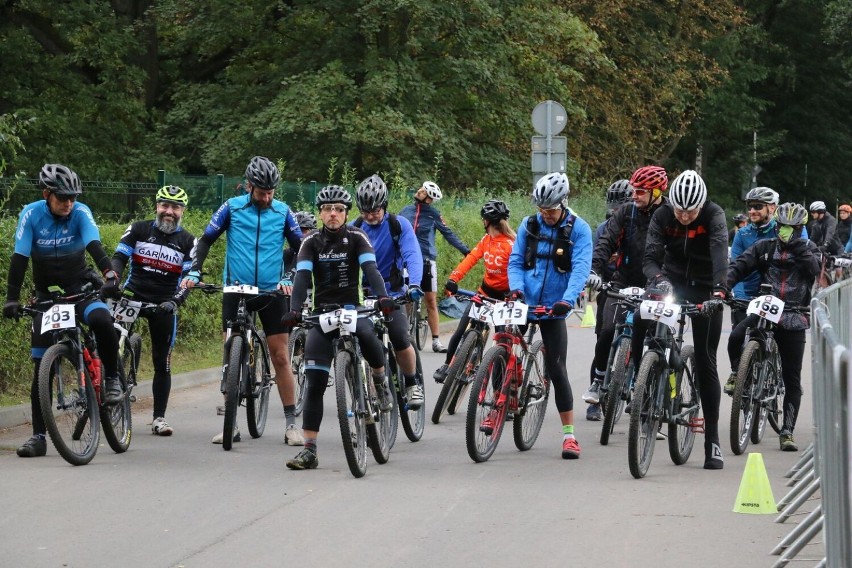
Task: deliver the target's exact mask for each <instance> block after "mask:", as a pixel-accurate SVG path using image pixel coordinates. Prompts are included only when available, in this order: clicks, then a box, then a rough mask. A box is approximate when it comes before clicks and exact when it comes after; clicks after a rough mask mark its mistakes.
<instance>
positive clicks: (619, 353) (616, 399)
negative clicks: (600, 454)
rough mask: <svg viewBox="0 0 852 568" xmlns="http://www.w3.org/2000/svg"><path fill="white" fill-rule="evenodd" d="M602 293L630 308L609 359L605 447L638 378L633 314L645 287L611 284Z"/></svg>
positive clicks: (603, 397) (603, 430)
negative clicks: (633, 350) (618, 288)
mask: <svg viewBox="0 0 852 568" xmlns="http://www.w3.org/2000/svg"><path fill="white" fill-rule="evenodd" d="M601 293H604V294H606V295H607V296H611V297H613V298H616V299H617V302H616V303H617V305H618V307H621V308H623V309H626V310H627V313H626V314H625V317H624V319H623V320H621V321H619V322H618V323H617V324H616V326H615V336H614V337H613V340H612V345H611V346H610V349H609V357H608V358H607V365H606V374H605V375H604V379H603V383H602V384H601V400H600V405H601V408H602V409H603V415H604V420H603V424H602V426H601V437H600V442H601V445H602V446H606V445H607V444H609V436H610V434H612V432H613V431H614V430H615V425H616V424H617V423H618V421H619V420H621V416H622V414H623V413H624V409H625V407H626V406H627V402H628V401H629V400H630V396H631V393H632V392H633V383H634V381H635V379H636V365H635V363H634V361H633V358H632V357H631V351H630V347H631V341H632V339H633V313H634V311H635V310H636V308H638V307H639V305H640V304H641V302H642V296H643V295H644V294H645V290H644V289H642V288H638V287H629V288H622V289H620V290H618V291H615V289H614V288H610V287H609V286H607V287H606V288H605V289H604V290H603V291H602V292H601ZM616 313H618V310H617V311H616Z"/></svg>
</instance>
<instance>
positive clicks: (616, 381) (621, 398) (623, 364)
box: [601, 335, 633, 446]
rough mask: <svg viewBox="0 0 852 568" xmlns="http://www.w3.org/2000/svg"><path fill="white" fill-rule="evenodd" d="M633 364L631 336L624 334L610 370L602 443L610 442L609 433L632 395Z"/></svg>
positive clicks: (604, 407) (619, 418) (604, 406)
mask: <svg viewBox="0 0 852 568" xmlns="http://www.w3.org/2000/svg"><path fill="white" fill-rule="evenodd" d="M632 373H633V364H632V363H631V362H630V337H629V336H626V335H625V336H623V337H622V338H621V339H620V340H619V342H618V347H617V348H616V350H615V357H614V358H613V361H612V369H610V371H609V384H608V385H607V391H606V396H605V401H604V404H603V410H604V420H603V425H602V426H601V445H602V446H606V445H607V444H609V435H610V434H612V432H613V431H614V430H615V425H616V424H617V423H618V421H619V420H621V415H622V414H623V413H624V407H625V406H626V405H627V397H628V396H629V395H630V375H631V374H632Z"/></svg>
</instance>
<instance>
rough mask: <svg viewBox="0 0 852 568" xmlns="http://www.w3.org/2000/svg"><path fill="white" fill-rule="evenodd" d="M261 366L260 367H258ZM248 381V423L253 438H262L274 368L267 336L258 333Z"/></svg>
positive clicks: (250, 357)
mask: <svg viewBox="0 0 852 568" xmlns="http://www.w3.org/2000/svg"><path fill="white" fill-rule="evenodd" d="M258 364H259V365H258ZM245 380H246V392H245V400H246V421H247V422H248V431H249V434H251V437H252V438H260V437H261V436H263V432H264V430H266V419H267V417H268V416H269V391H270V390H271V389H272V368H271V365H270V359H269V346H268V345H267V343H266V335H265V334H264V333H263V332H262V331H258V332H257V335H256V336H255V338H254V341H252V353H251V354H250V355H249V365H248V376H247V377H245Z"/></svg>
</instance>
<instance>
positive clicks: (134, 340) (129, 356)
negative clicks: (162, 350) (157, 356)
mask: <svg viewBox="0 0 852 568" xmlns="http://www.w3.org/2000/svg"><path fill="white" fill-rule="evenodd" d="M141 356H142V337H141V336H139V334H136V333H134V334H133V335H131V336H129V337H128V338H127V339H126V340H125V342H124V353H123V354H122V355H121V367H122V368H123V369H124V378H125V379H126V380H127V385H128V386H130V387H135V386H136V383H137V380H136V379H137V375H136V373H137V371H138V370H139V358H140V357H141Z"/></svg>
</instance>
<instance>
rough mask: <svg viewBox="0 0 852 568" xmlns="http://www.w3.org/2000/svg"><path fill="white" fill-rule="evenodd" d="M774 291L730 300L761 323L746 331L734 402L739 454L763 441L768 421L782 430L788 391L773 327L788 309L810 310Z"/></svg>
mask: <svg viewBox="0 0 852 568" xmlns="http://www.w3.org/2000/svg"><path fill="white" fill-rule="evenodd" d="M763 286H765V285H761V288H763ZM770 291H771V290H769V291H767V290H766V289H763V290H761V293H763V294H762V295H761V296H758V297H757V298H754V299H752V300H737V299H734V300H730V301H729V302H728V303H729V304H730V305H731V306H733V307H740V308H744V309H746V314H748V315H751V314H754V315H757V316H758V321H757V325H756V326H755V327H750V328H748V330H747V331H746V339H745V343H744V345H745V346H744V348H743V351H742V356H741V357H740V364H739V367H738V368H737V382H736V387H735V388H734V394H733V400H732V402H731V430H730V436H731V450H733V452H734V454H736V455H740V454H742V453H743V452H745V450H746V448H747V447H748V444H749V441H751V442H752V443H754V444H759V443H760V441H761V440H762V439H763V434H764V432H765V431H766V424H767V422H768V423H769V425H770V426H772V429H773V430H775V433H776V434H780V433H781V429H782V425H781V415H782V406H783V401H784V392H785V391H784V380H783V378H782V375H781V355H780V354H779V353H778V344H777V343H776V342H775V337H774V333H773V329H774V328H775V325H776V324H777V323H778V321H779V320H780V319H781V316H782V314H783V313H784V312H785V311H786V312H795V313H807V312H808V311H809V310H810V308H808V307H806V306H795V307H786V306H785V305H784V302H783V301H782V300H780V299H779V298H777V297H775V296H773V295H772V294H771V293H770Z"/></svg>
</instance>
